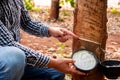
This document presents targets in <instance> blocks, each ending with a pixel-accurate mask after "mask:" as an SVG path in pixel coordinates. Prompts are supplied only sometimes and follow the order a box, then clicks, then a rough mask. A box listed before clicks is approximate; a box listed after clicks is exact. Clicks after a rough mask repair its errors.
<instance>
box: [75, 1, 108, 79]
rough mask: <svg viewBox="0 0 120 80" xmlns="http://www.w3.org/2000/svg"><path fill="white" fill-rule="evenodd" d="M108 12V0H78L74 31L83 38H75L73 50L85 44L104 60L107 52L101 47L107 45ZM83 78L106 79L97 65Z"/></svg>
mask: <svg viewBox="0 0 120 80" xmlns="http://www.w3.org/2000/svg"><path fill="white" fill-rule="evenodd" d="M106 14H107V0H76V8H75V13H74V29H73V31H74V33H75V34H77V35H78V36H79V37H80V38H83V39H81V40H77V39H73V52H74V51H76V50H78V49H81V48H82V46H84V47H85V48H87V49H89V50H91V51H93V52H94V53H95V54H96V55H97V57H98V58H99V59H100V60H104V56H105V53H104V52H103V51H102V50H101V49H100V47H101V48H102V49H105V45H106V39H107V29H106V28H107V27H106V23H107V17H106ZM84 39H86V40H87V41H86V40H84ZM81 80H104V76H103V74H102V73H101V71H100V70H99V69H98V67H97V68H95V69H94V70H93V71H92V73H91V74H90V75H88V76H87V77H81Z"/></svg>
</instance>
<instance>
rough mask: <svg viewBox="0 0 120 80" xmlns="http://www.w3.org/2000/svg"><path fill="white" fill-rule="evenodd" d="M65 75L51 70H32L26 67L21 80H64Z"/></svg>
mask: <svg viewBox="0 0 120 80" xmlns="http://www.w3.org/2000/svg"><path fill="white" fill-rule="evenodd" d="M64 77H65V75H64V74H63V73H61V72H58V71H56V70H54V69H52V68H47V67H45V68H34V67H32V66H26V68H25V73H24V76H23V77H22V79H21V80H64Z"/></svg>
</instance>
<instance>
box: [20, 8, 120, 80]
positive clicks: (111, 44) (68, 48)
mask: <svg viewBox="0 0 120 80" xmlns="http://www.w3.org/2000/svg"><path fill="white" fill-rule="evenodd" d="M30 13H31V17H32V18H33V19H35V20H38V21H41V22H43V23H44V24H46V25H49V26H54V27H63V28H66V29H69V30H71V31H72V28H73V12H72V11H63V12H61V13H60V18H59V20H58V21H49V14H48V13H49V10H48V9H45V10H41V11H39V12H30ZM107 16H108V23H107V31H108V39H107V42H106V54H105V55H106V56H105V57H106V59H120V15H115V14H111V13H108V14H107ZM21 38H22V39H21V43H22V44H24V45H26V46H28V47H30V48H32V49H34V50H36V51H40V52H42V53H44V54H46V55H49V56H52V57H55V58H56V57H59V58H61V57H70V56H71V54H72V39H69V40H68V41H67V42H65V43H60V42H59V41H58V40H57V39H55V38H53V37H50V38H46V37H43V38H40V37H35V36H33V35H29V34H27V33H25V32H23V31H22V30H21ZM67 80H68V79H67Z"/></svg>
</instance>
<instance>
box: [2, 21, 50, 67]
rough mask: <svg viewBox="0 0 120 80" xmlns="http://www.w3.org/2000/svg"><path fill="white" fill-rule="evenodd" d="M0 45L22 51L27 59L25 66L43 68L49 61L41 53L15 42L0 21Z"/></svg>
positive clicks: (48, 58)
mask: <svg viewBox="0 0 120 80" xmlns="http://www.w3.org/2000/svg"><path fill="white" fill-rule="evenodd" d="M0 45H1V46H15V47H18V48H19V49H21V50H23V51H24V53H25V54H26V57H27V64H29V65H32V66H35V67H44V66H46V65H47V64H48V63H49V61H50V57H48V56H46V55H44V54H41V53H37V52H35V51H34V50H32V49H30V48H28V47H26V46H23V45H22V44H20V43H18V42H16V41H15V40H14V38H13V37H12V35H11V34H10V32H9V30H8V29H7V28H6V27H5V26H4V24H3V23H2V22H1V21H0Z"/></svg>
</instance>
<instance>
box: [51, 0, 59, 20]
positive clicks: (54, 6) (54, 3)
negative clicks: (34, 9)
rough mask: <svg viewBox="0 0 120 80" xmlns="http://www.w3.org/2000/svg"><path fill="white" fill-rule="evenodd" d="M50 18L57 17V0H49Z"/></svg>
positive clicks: (54, 18) (55, 18)
mask: <svg viewBox="0 0 120 80" xmlns="http://www.w3.org/2000/svg"><path fill="white" fill-rule="evenodd" d="M51 1H52V2H51V10H50V19H51V20H57V19H58V17H59V8H60V6H59V0H51Z"/></svg>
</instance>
